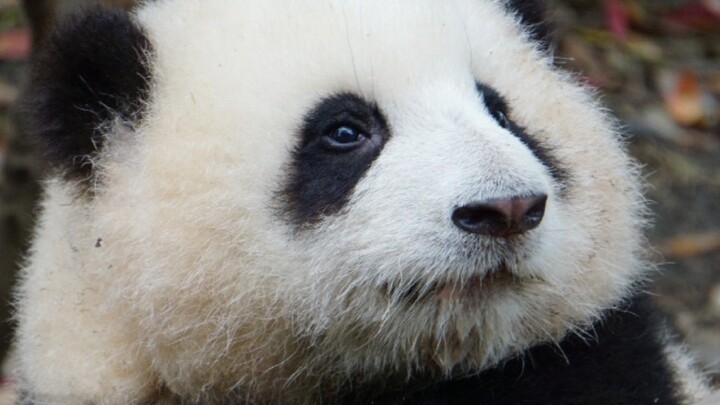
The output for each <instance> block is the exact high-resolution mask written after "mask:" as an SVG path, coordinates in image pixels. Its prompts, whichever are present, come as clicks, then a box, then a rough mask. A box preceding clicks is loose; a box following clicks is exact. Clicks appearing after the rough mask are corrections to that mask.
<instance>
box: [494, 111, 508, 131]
mask: <svg viewBox="0 0 720 405" xmlns="http://www.w3.org/2000/svg"><path fill="white" fill-rule="evenodd" d="M495 120H496V121H497V122H498V124H500V126H501V127H503V128H506V129H507V127H508V119H507V116H505V113H504V112H502V111H496V112H495Z"/></svg>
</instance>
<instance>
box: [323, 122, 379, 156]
mask: <svg viewBox="0 0 720 405" xmlns="http://www.w3.org/2000/svg"><path fill="white" fill-rule="evenodd" d="M367 139H368V137H367V136H366V135H365V134H363V133H362V132H361V131H360V130H358V129H357V128H355V127H353V126H351V125H341V126H339V127H336V128H334V129H333V130H332V131H330V132H329V133H328V134H327V135H325V136H323V137H322V145H323V147H324V148H326V149H328V150H331V151H335V152H349V151H351V150H354V149H356V148H358V147H360V146H361V145H362V144H364V143H365V141H366V140H367Z"/></svg>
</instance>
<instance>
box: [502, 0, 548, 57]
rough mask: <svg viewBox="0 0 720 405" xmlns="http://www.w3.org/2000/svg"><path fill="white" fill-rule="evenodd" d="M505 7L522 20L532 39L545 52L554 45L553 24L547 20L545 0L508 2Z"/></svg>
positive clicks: (513, 0) (515, 0)
mask: <svg viewBox="0 0 720 405" xmlns="http://www.w3.org/2000/svg"><path fill="white" fill-rule="evenodd" d="M505 7H507V9H508V10H509V11H510V12H512V13H514V14H516V15H517V16H518V17H519V18H520V22H521V23H522V24H523V25H525V26H526V27H527V28H528V29H529V32H530V38H532V39H533V40H534V41H537V42H538V43H539V44H540V47H541V48H542V49H543V50H548V49H550V48H551V47H552V43H553V30H552V24H550V22H549V21H548V19H547V7H546V4H545V1H543V0H506V1H505Z"/></svg>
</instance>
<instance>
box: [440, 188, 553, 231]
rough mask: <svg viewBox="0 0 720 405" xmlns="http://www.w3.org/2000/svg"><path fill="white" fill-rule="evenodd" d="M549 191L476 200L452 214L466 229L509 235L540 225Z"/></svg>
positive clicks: (460, 226) (461, 227)
mask: <svg viewBox="0 0 720 405" xmlns="http://www.w3.org/2000/svg"><path fill="white" fill-rule="evenodd" d="M546 202H547V195H545V194H540V195H533V196H530V197H513V198H509V199H497V200H487V201H473V202H471V203H469V204H467V205H464V206H462V207H459V208H457V209H456V210H455V211H454V212H453V214H452V221H453V223H455V226H457V227H458V228H460V229H462V230H463V231H465V232H469V233H475V234H479V235H487V236H494V237H503V238H506V237H508V236H511V235H517V234H520V233H523V232H526V231H529V230H531V229H534V228H536V227H537V226H538V225H540V222H541V221H542V219H543V215H545V203H546Z"/></svg>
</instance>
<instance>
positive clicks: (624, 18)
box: [605, 0, 630, 40]
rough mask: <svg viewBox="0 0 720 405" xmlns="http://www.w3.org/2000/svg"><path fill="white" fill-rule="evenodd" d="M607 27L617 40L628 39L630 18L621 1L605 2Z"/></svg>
mask: <svg viewBox="0 0 720 405" xmlns="http://www.w3.org/2000/svg"><path fill="white" fill-rule="evenodd" d="M605 25H606V26H607V29H608V30H609V31H610V32H611V33H612V34H613V36H614V37H615V38H616V39H618V40H624V39H625V38H627V35H628V32H630V17H629V16H628V11H627V9H626V8H625V6H624V5H623V3H622V1H621V0H605Z"/></svg>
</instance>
